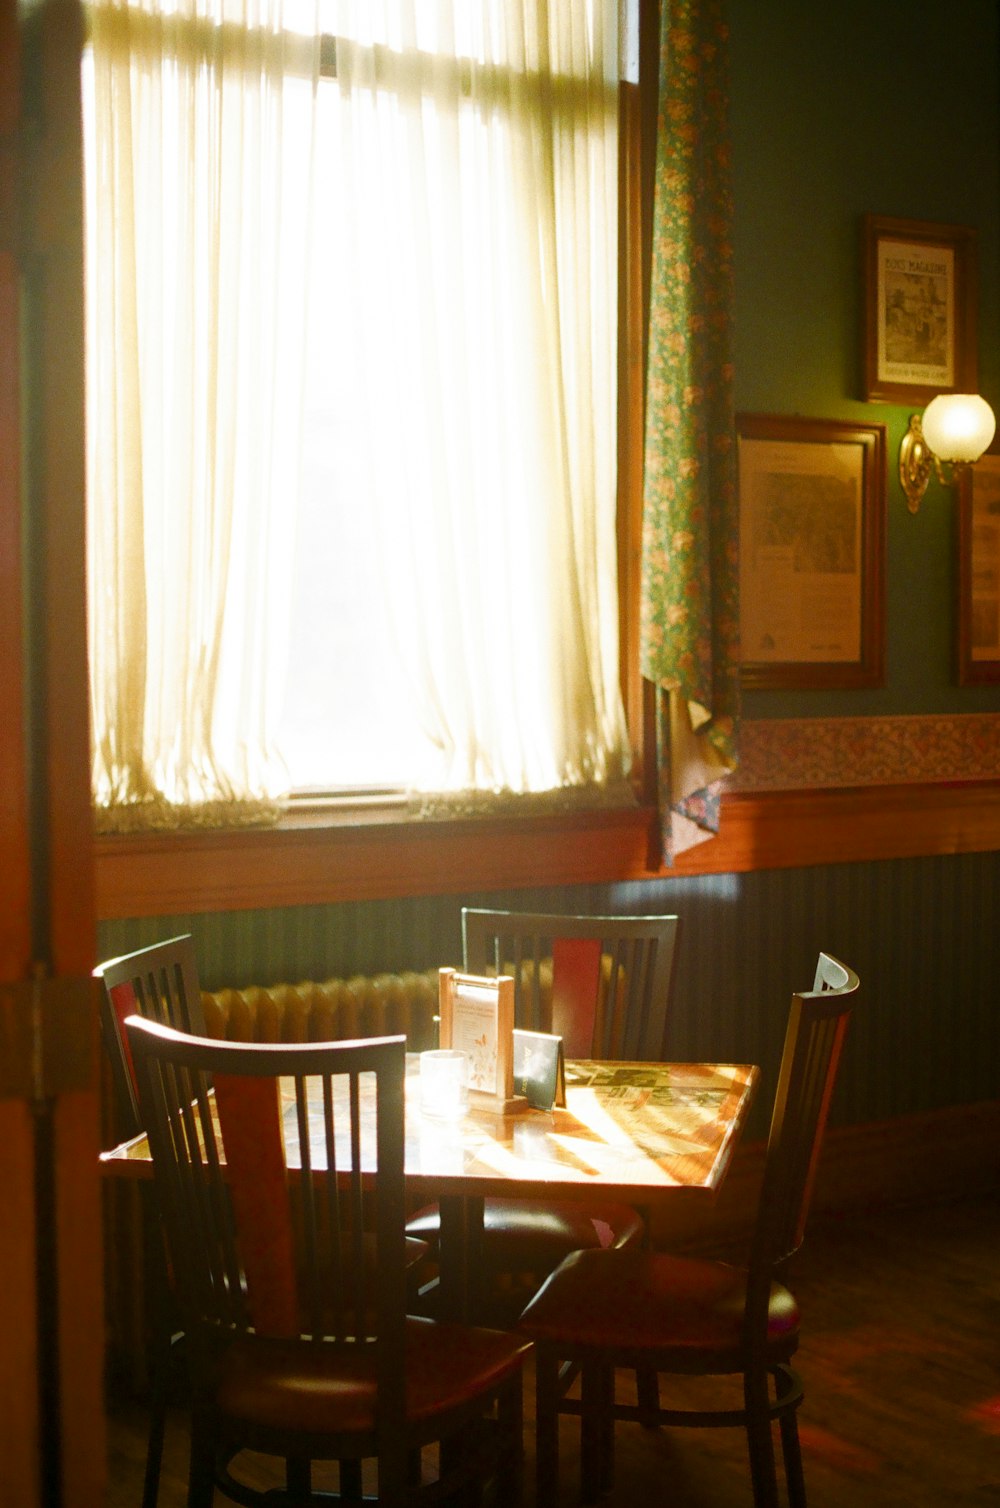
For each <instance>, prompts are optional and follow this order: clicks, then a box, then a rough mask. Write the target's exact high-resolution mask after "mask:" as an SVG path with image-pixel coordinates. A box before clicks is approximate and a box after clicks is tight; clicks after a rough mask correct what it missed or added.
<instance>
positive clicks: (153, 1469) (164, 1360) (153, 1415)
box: [142, 1348, 170, 1508]
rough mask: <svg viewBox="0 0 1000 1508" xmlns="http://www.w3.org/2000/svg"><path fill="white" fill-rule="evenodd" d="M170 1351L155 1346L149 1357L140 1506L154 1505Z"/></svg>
mask: <svg viewBox="0 0 1000 1508" xmlns="http://www.w3.org/2000/svg"><path fill="white" fill-rule="evenodd" d="M169 1362H170V1353H169V1351H168V1352H167V1353H166V1354H163V1353H162V1352H161V1351H160V1350H159V1348H158V1349H157V1352H156V1354H155V1356H154V1358H153V1364H152V1372H151V1376H150V1386H149V1435H148V1437H147V1439H146V1470H145V1474H144V1476H143V1480H142V1508H156V1501H157V1498H158V1497H159V1493H160V1466H161V1464H162V1462H163V1436H164V1431H165V1428H166V1418H167V1372H168V1370H169Z"/></svg>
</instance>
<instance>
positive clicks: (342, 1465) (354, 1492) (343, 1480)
mask: <svg viewBox="0 0 1000 1508" xmlns="http://www.w3.org/2000/svg"><path fill="white" fill-rule="evenodd" d="M337 1473H338V1480H337V1485H338V1488H339V1491H340V1496H341V1497H342V1498H343V1499H344V1501H345V1502H347V1503H360V1502H361V1500H362V1495H363V1494H362V1487H361V1462H360V1461H355V1460H349V1461H338V1462H337Z"/></svg>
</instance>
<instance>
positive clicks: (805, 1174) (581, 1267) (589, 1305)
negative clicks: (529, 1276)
mask: <svg viewBox="0 0 1000 1508" xmlns="http://www.w3.org/2000/svg"><path fill="white" fill-rule="evenodd" d="M857 989H858V978H857V975H856V974H855V973H853V971H852V970H851V969H849V968H847V967H846V966H845V965H844V964H841V963H838V962H837V961H836V960H835V959H833V958H830V957H829V956H827V955H826V954H824V953H821V954H820V956H819V964H818V967H817V970H816V980H815V986H814V989H813V990H812V991H811V992H809V993H803V994H796V995H793V996H792V1004H791V1011H790V1014H789V1018H788V1026H787V1031H786V1035H785V1045H784V1050H783V1053H782V1060H781V1071H780V1076H779V1081H778V1089H777V1094H776V1097H775V1103H774V1111H773V1116H772V1121H771V1131H770V1137H769V1140H768V1148H767V1159H766V1164H765V1171H764V1179H763V1184H762V1189H761V1195H760V1204H759V1209H758V1214H757V1219H756V1224H755V1229H754V1233H753V1237H752V1241H751V1245H750V1252H749V1260H748V1263H747V1265H746V1267H735V1266H730V1265H728V1264H726V1263H723V1262H715V1261H708V1260H705V1259H698V1258H687V1257H680V1256H671V1255H668V1254H666V1253H661V1252H653V1251H645V1250H629V1251H612V1252H601V1251H582V1252H577V1253H575V1254H574V1255H573V1256H570V1257H568V1258H567V1259H566V1260H565V1261H564V1262H563V1263H562V1264H561V1266H560V1267H559V1268H557V1270H556V1271H555V1272H554V1273H553V1274H552V1275H551V1276H550V1277H549V1278H548V1280H547V1281H546V1283H545V1284H544V1285H543V1287H542V1288H541V1289H540V1291H539V1292H538V1293H537V1294H536V1295H535V1297H534V1298H533V1299H532V1300H531V1302H530V1303H529V1304H528V1306H527V1308H526V1309H525V1311H524V1314H523V1315H522V1316H521V1321H520V1328H521V1330H522V1332H523V1333H524V1334H525V1335H527V1336H529V1337H530V1338H531V1339H532V1340H533V1341H534V1342H535V1348H536V1351H535V1354H536V1377H537V1436H536V1450H537V1456H536V1463H537V1471H538V1501H539V1502H540V1503H550V1502H555V1501H556V1489H557V1485H558V1431H557V1425H558V1416H559V1414H560V1413H568V1414H576V1415H578V1416H579V1417H580V1423H581V1431H580V1434H581V1452H580V1455H581V1463H580V1464H581V1497H582V1499H583V1501H585V1502H591V1501H593V1500H594V1499H595V1498H596V1497H597V1496H599V1494H600V1493H601V1492H602V1491H603V1490H605V1489H607V1488H608V1487H609V1486H610V1484H611V1478H612V1465H613V1444H614V1433H613V1424H614V1420H616V1419H627V1420H633V1421H636V1420H637V1421H639V1422H640V1423H643V1424H645V1423H647V1418H646V1411H645V1408H644V1407H643V1406H642V1405H641V1404H640V1405H639V1406H635V1405H630V1404H627V1403H623V1402H618V1401H616V1398H615V1368H616V1367H623V1368H625V1367H628V1368H637V1369H639V1370H641V1371H646V1370H648V1369H654V1370H655V1371H656V1372H657V1373H658V1374H671V1375H673V1376H675V1377H676V1376H678V1375H681V1374H683V1375H686V1376H699V1377H707V1376H721V1375H723V1374H726V1375H729V1376H734V1377H735V1376H738V1377H740V1378H741V1379H742V1406H741V1407H737V1408H728V1409H712V1410H705V1409H699V1410H687V1409H683V1408H658V1412H657V1422H658V1423H660V1424H685V1425H695V1426H716V1427H717V1426H721V1425H741V1426H742V1427H743V1428H745V1430H746V1434H747V1441H748V1445H749V1454H750V1472H751V1478H752V1482H753V1493H754V1502H755V1504H756V1508H775V1505H777V1502H778V1486H777V1473H776V1469H775V1459H774V1447H773V1441H772V1436H771V1425H772V1421H773V1420H774V1419H777V1420H779V1422H780V1429H781V1443H782V1449H783V1456H784V1466H785V1480H786V1486H787V1491H788V1497H789V1501H790V1503H791V1504H793V1505H794V1508H804V1505H805V1484H804V1480H803V1474H802V1457H801V1451H800V1447H799V1437H798V1426H797V1421H796V1410H797V1408H798V1406H799V1404H800V1402H801V1400H802V1387H801V1383H800V1381H799V1378H798V1375H797V1374H796V1373H795V1372H794V1370H793V1369H792V1367H791V1365H790V1361H791V1358H792V1356H793V1355H794V1354H795V1351H796V1349H797V1347H798V1343H799V1311H798V1306H797V1304H796V1302H795V1299H794V1297H793V1296H792V1294H791V1293H790V1291H789V1290H788V1288H787V1287H785V1272H786V1267H787V1264H788V1262H789V1259H790V1258H791V1257H792V1256H793V1255H794V1253H795V1252H796V1251H797V1250H798V1248H799V1246H800V1245H801V1242H802V1237H803V1232H804V1227H805V1220H806V1214H807V1210H808V1205H809V1199H810V1194H811V1191H812V1185H813V1179H814V1176H815V1172H816V1164H817V1159H818V1155H819V1150H820V1145H821V1142H822V1137H823V1131H824V1127H825V1124H826V1118H827V1112H828V1109H829V1105H830V1097H831V1094H832V1092H833V1087H834V1082H835V1079H836V1074H837V1066H838V1060H839V1057H840V1051H841V1046H842V1043H843V1040H844V1034H845V1032H846V1029H847V1023H848V1019H849V1016H850V1012H851V1008H852V1006H853V1003H854V996H855V993H856V991H857ZM577 1373H578V1374H579V1375H580V1379H581V1387H580V1396H579V1398H576V1397H573V1398H571V1397H569V1396H568V1392H567V1384H568V1383H570V1382H572V1380H573V1377H574V1376H575V1375H576V1374H577ZM769 1379H773V1381H774V1396H773V1397H772V1396H771V1391H770V1386H769Z"/></svg>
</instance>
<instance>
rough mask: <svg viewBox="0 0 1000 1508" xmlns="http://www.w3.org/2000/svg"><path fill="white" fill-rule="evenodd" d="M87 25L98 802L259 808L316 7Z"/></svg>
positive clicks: (245, 813)
mask: <svg viewBox="0 0 1000 1508" xmlns="http://www.w3.org/2000/svg"><path fill="white" fill-rule="evenodd" d="M89 23H90V40H91V48H90V52H89V56H88V59H87V61H86V64H85V71H84V84H85V146H86V196H87V198H86V222H87V322H88V339H87V361H88V367H87V383H88V510H89V523H88V553H89V562H88V563H89V571H90V638H91V645H90V654H91V682H92V712H93V728H94V790H95V798H96V801H97V804H98V821H99V823H100V824H101V825H104V826H113V827H114V826H117V827H122V826H128V825H133V824H135V825H152V824H156V823H157V822H164V823H173V822H176V821H178V820H181V821H190V820H194V821H198V820H214V821H218V820H220V819H224V820H246V819H249V820H254V819H255V818H258V817H260V816H261V815H263V814H266V813H267V812H268V811H269V810H271V809H272V807H273V803H274V800H275V798H276V797H278V796H280V795H281V793H282V790H283V788H284V784H285V775H284V770H283V766H282V763H281V760H280V758H278V757H277V756H276V754H275V751H274V745H273V735H272V729H273V723H274V715H275V707H276V705H277V702H278V700H279V698H280V695H281V691H282V684H283V682H282V677H283V673H284V663H283V661H284V654H285V647H286V637H287V611H288V598H289V593H290V560H291V539H292V534H293V530H294V509H295V499H296V492H297V483H296V478H297V470H298V454H299V438H300V421H301V396H302V373H303V339H304V325H305V317H306V311H305V308H304V301H303V297H302V289H303V286H304V282H305V271H306V257H307V252H308V247H309V244H310V167H311V157H312V140H313V119H314V99H315V88H316V80H317V75H318V67H319V52H320V42H319V35H318V28H317V26H316V22H315V6H314V5H312V6H311V5H310V4H308V3H303V0H299V3H297V4H295V5H294V7H293V4H292V0H97V3H95V4H92V5H91V7H90V10H89ZM292 26H294V28H295V29H294V30H291V29H289V28H290V27H292Z"/></svg>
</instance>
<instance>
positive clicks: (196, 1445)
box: [187, 1410, 215, 1508]
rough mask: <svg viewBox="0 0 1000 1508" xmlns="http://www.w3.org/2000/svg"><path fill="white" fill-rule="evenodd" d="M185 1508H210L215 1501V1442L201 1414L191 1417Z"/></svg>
mask: <svg viewBox="0 0 1000 1508" xmlns="http://www.w3.org/2000/svg"><path fill="white" fill-rule="evenodd" d="M188 1460H189V1464H188V1493H187V1508H212V1505H213V1503H214V1501H215V1442H214V1440H213V1439H212V1433H211V1430H210V1429H208V1428H207V1426H206V1423H205V1421H204V1419H203V1418H202V1416H201V1414H200V1413H199V1412H198V1411H197V1410H195V1411H194V1412H193V1413H192V1415H191V1452H190V1456H189V1458H188Z"/></svg>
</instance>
